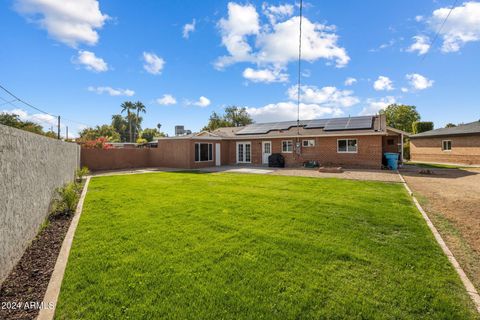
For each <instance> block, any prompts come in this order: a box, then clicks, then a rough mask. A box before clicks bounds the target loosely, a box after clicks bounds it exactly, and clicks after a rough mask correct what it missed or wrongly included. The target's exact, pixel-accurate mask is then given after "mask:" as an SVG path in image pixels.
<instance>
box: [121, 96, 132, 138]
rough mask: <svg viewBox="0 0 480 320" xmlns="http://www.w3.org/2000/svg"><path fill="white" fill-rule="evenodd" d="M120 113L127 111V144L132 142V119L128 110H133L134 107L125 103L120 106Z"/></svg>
mask: <svg viewBox="0 0 480 320" xmlns="http://www.w3.org/2000/svg"><path fill="white" fill-rule="evenodd" d="M121 107H122V112H121V113H123V112H124V111H127V120H128V132H129V140H130V141H129V142H132V117H131V112H130V110H135V105H134V104H133V102H131V101H125V102H124V103H122V105H121Z"/></svg>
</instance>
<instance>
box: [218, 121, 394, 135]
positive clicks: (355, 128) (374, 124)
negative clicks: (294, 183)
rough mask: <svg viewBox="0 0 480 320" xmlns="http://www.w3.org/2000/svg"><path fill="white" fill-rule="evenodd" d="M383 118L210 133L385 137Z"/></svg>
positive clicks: (263, 125)
mask: <svg viewBox="0 0 480 320" xmlns="http://www.w3.org/2000/svg"><path fill="white" fill-rule="evenodd" d="M385 122H386V121H385V118H384V117H379V116H362V117H348V118H331V119H314V120H302V121H300V126H299V127H297V122H296V121H283V122H269V123H255V124H251V125H248V126H244V127H226V128H218V129H216V130H214V131H213V132H212V133H213V134H215V135H217V136H219V137H222V138H230V139H258V138H287V137H297V136H304V137H310V136H340V135H345V136H348V135H371V134H385V133H386V128H387V126H386V123H385Z"/></svg>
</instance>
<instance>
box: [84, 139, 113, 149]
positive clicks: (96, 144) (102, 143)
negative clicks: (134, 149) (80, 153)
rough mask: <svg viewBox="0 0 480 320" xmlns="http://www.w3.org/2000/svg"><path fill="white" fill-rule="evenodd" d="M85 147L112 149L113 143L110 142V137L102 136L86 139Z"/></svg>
mask: <svg viewBox="0 0 480 320" xmlns="http://www.w3.org/2000/svg"><path fill="white" fill-rule="evenodd" d="M83 147H84V148H88V149H111V148H112V145H111V144H110V143H109V141H108V138H105V137H100V138H97V139H96V140H90V141H85V143H84V144H83Z"/></svg>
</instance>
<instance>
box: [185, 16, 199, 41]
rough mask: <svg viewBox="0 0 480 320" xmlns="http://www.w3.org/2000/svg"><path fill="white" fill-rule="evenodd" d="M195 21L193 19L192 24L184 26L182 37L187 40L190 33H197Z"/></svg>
mask: <svg viewBox="0 0 480 320" xmlns="http://www.w3.org/2000/svg"><path fill="white" fill-rule="evenodd" d="M195 23H196V22H195V19H193V21H192V23H187V24H185V25H184V26H183V34H182V36H183V37H184V38H185V39H188V38H189V37H190V33H192V32H194V31H195Z"/></svg>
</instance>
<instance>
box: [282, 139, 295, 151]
mask: <svg viewBox="0 0 480 320" xmlns="http://www.w3.org/2000/svg"><path fill="white" fill-rule="evenodd" d="M284 142H287V143H288V142H290V145H291V146H292V150H290V151H288V150H287V151H285V150H284V149H283V143H284ZM287 146H288V144H287ZM282 153H293V140H282Z"/></svg>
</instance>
